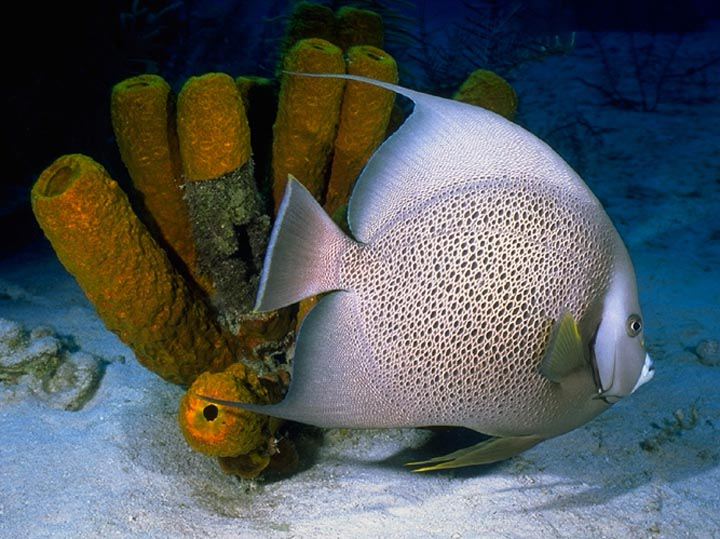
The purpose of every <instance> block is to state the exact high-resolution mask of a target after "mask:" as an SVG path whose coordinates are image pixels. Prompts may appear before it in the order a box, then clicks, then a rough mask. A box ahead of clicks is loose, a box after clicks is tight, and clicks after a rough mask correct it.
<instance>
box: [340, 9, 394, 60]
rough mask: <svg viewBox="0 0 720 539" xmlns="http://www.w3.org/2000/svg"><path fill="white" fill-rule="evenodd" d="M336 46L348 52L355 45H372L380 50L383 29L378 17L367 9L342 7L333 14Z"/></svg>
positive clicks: (383, 38)
mask: <svg viewBox="0 0 720 539" xmlns="http://www.w3.org/2000/svg"><path fill="white" fill-rule="evenodd" d="M335 19H336V21H337V25H336V26H337V38H336V39H337V41H336V43H337V45H338V46H339V47H341V48H342V49H343V50H345V51H346V50H348V49H349V48H350V47H354V46H355V45H372V46H374V47H379V48H382V47H383V44H384V41H385V29H384V27H383V20H382V17H381V16H380V15H378V14H377V13H375V12H374V11H370V10H368V9H359V8H356V7H352V6H343V7H341V8H340V9H339V10H338V12H337V13H336V14H335Z"/></svg>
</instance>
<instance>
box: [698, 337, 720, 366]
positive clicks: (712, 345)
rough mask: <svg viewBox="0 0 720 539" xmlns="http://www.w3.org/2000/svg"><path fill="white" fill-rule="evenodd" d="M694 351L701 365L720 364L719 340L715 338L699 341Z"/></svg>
mask: <svg viewBox="0 0 720 539" xmlns="http://www.w3.org/2000/svg"><path fill="white" fill-rule="evenodd" d="M695 353H696V354H697V356H698V358H700V363H702V364H703V365H707V366H709V367H717V366H720V341H717V340H715V339H708V340H705V341H701V342H700V344H698V345H697V346H696V347H695Z"/></svg>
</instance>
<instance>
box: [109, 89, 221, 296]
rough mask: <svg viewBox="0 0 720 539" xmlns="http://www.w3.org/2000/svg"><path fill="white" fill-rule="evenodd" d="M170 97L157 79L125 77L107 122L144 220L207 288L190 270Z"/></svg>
mask: <svg viewBox="0 0 720 539" xmlns="http://www.w3.org/2000/svg"><path fill="white" fill-rule="evenodd" d="M173 101H174V100H173V99H172V95H171V92H170V86H169V85H168V84H167V82H165V81H164V80H163V79H162V77H159V76H157V75H139V76H137V77H132V78H129V79H126V80H124V81H122V82H120V83H118V84H116V85H115V86H114V87H113V90H112V97H111V107H110V110H111V116H112V125H113V130H114V131H115V139H116V140H117V143H118V147H119V149H120V155H121V157H122V159H123V162H124V163H125V166H126V167H127V169H128V172H129V173H130V178H131V179H132V182H133V185H134V186H135V188H136V189H137V190H138V192H139V193H141V194H142V201H143V205H144V207H145V209H146V210H147V211H148V213H149V214H150V215H149V218H150V220H151V221H152V223H150V224H151V225H153V226H155V227H157V232H158V233H159V235H160V237H161V238H162V241H163V242H164V243H165V244H166V246H167V247H169V248H170V249H171V250H172V251H173V252H174V253H175V254H176V255H177V256H178V257H179V258H180V259H181V260H182V262H183V263H184V264H185V266H186V267H187V268H188V270H189V271H190V272H191V273H192V274H193V277H195V280H196V281H197V282H198V283H199V284H201V285H203V288H205V289H207V288H209V282H207V281H206V280H205V279H203V278H201V277H200V275H199V274H198V272H197V269H196V262H197V260H196V252H195V244H194V242H193V239H192V232H191V229H190V218H189V216H188V211H187V207H186V205H185V201H184V200H183V194H182V190H181V186H180V177H181V175H182V163H181V162H180V151H179V148H178V141H177V133H176V130H175V110H174V102H173ZM151 229H152V226H151Z"/></svg>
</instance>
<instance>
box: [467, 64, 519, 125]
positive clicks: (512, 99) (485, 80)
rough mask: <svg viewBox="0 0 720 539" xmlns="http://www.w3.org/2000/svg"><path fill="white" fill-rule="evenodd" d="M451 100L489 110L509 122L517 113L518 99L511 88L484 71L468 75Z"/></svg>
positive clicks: (502, 80) (496, 76)
mask: <svg viewBox="0 0 720 539" xmlns="http://www.w3.org/2000/svg"><path fill="white" fill-rule="evenodd" d="M453 99H456V100H457V101H462V102H463V103H469V104H470V105H476V106H478V107H483V108H485V109H488V110H491V111H493V112H496V113H497V114H500V115H501V116H504V117H505V118H507V119H508V120H511V121H512V120H513V119H514V118H515V114H516V113H517V105H518V99H517V94H516V93H515V90H514V89H513V87H512V86H510V84H508V82H507V81H506V80H505V79H503V78H502V77H500V76H499V75H496V74H495V73H493V72H492V71H487V70H486V69H478V70H476V71H473V72H472V73H470V75H469V76H468V78H467V79H465V82H463V83H462V85H461V86H460V88H459V89H458V91H457V92H456V93H455V95H454V96H453Z"/></svg>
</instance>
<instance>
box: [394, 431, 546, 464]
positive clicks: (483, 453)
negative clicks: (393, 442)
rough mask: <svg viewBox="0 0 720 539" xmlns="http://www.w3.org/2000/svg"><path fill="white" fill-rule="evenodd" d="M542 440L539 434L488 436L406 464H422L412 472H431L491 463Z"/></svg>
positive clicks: (520, 451) (517, 453) (511, 455)
mask: <svg viewBox="0 0 720 539" xmlns="http://www.w3.org/2000/svg"><path fill="white" fill-rule="evenodd" d="M543 440H544V438H541V437H540V436H512V437H507V438H490V439H489V440H485V441H484V442H480V443H479V444H477V445H473V446H470V447H466V448H464V449H459V450H457V451H453V452H452V453H448V454H447V455H443V456H442V457H435V458H433V459H429V460H420V461H417V462H408V463H407V464H406V466H422V467H421V468H416V469H415V470H413V472H431V471H435V470H449V469H451V468H464V467H465V466H477V465H480V464H491V463H493V462H499V461H501V460H505V459H509V458H510V457H514V456H515V455H519V454H520V453H522V452H523V451H525V450H527V449H530V448H531V447H533V446H535V445H537V444H539V443H540V442H542V441H543ZM428 465H431V466H428Z"/></svg>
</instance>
